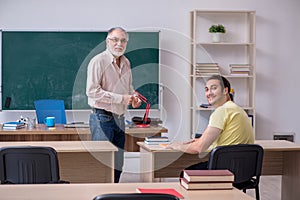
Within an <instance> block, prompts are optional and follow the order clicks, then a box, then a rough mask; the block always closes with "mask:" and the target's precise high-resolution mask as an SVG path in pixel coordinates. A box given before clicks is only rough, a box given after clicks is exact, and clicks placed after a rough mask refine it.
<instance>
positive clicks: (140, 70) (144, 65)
mask: <svg viewBox="0 0 300 200" xmlns="http://www.w3.org/2000/svg"><path fill="white" fill-rule="evenodd" d="M8 33H17V34H23V33H27V34H28V33H29V34H33V35H34V34H36V33H41V34H49V33H57V34H58V33H59V34H62V33H66V34H73V33H79V34H100V35H101V37H100V36H99V38H101V39H100V40H101V41H99V42H97V43H96V47H93V48H92V49H91V50H90V53H89V54H88V56H86V57H85V59H84V60H83V61H82V64H81V66H80V67H79V68H78V71H77V75H76V78H75V80H74V84H73V85H74V87H73V91H72V100H71V106H70V100H68V99H64V98H59V99H63V100H65V101H66V102H65V104H66V109H67V110H87V109H90V108H89V106H88V105H87V98H86V100H85V101H86V104H85V106H84V107H80V106H76V103H73V102H76V95H77V93H76V92H80V93H81V95H82V94H83V95H84V96H85V88H81V91H80V90H77V89H76V88H77V87H76V81H77V79H78V80H79V82H80V80H81V79H82V78H86V77H80V76H78V74H80V73H79V72H80V70H81V71H82V72H84V71H86V66H87V64H88V62H89V60H90V59H91V58H92V57H93V56H94V55H96V54H97V53H100V52H101V51H103V50H104V49H105V47H106V45H105V42H102V41H103V40H105V37H106V34H107V32H105V31H6V30H5V31H3V30H2V31H0V36H1V41H0V44H1V56H0V57H1V70H2V71H1V72H2V73H1V83H2V86H1V89H2V90H1V103H2V105H1V108H2V110H33V109H34V107H33V101H34V100H36V98H32V99H31V101H32V104H31V105H30V106H29V107H28V106H25V107H22V106H21V107H10V105H7V104H8V103H9V102H8V101H9V100H10V101H11V102H10V103H11V105H13V101H14V99H15V98H14V97H11V98H10V99H8V98H7V97H8V95H5V80H6V75H7V71H5V69H6V67H7V66H6V63H5V62H4V61H3V60H5V59H7V58H6V57H5V56H6V55H5V51H6V50H5V49H3V46H5V40H4V41H3V38H4V37H3V35H5V34H8ZM135 34H137V35H135ZM139 34H146V35H147V34H154V35H155V37H157V39H156V41H155V44H149V43H148V44H147V39H145V40H144V39H143V38H140V37H139ZM129 35H130V39H129V43H128V46H127V50H126V56H127V57H128V55H129V54H130V53H132V52H134V51H136V50H137V52H138V51H139V48H140V49H142V51H144V50H148V49H150V50H153V49H156V51H155V59H156V60H157V61H155V63H139V64H138V67H136V66H133V65H132V71H133V80H134V81H135V80H139V81H140V79H137V78H136V77H135V76H138V75H139V73H144V74H143V75H145V73H146V74H149V71H144V69H147V67H149V66H148V65H150V66H152V65H156V70H157V71H156V72H157V75H156V77H155V78H154V79H156V80H154V82H153V83H149V84H150V90H151V84H152V85H153V84H154V85H155V88H156V89H155V92H156V95H157V96H155V98H156V99H155V101H154V105H152V106H151V109H158V110H159V109H160V104H161V100H160V99H161V97H160V96H161V94H160V80H159V79H160V75H159V66H160V52H159V43H160V41H159V31H147V32H129ZM135 36H137V37H135ZM143 37H144V36H143ZM4 39H5V38H4ZM135 40H138V41H137V42H136V43H138V45H141V46H142V48H141V47H137V46H134V45H131V44H133V43H134V42H135ZM145 41H146V42H145ZM144 42H145V44H143V43H144ZM152 45H153V46H152ZM40 48H42V46H41V47H40ZM75 49H76V48H75ZM3 55H4V56H3ZM129 57H130V56H129ZM139 57H141V56H140V55H139ZM129 60H130V61H131V64H133V63H134V62H138V61H134V59H129ZM137 60H138V59H137ZM84 65H85V66H84ZM44 70H45V69H44ZM48 70H49V69H48ZM51 70H52V71H53V69H50V71H51ZM58 70H59V69H58ZM148 70H149V69H148ZM136 71H138V73H137V74H136V73H135V72H136ZM156 72H155V73H156ZM13 73H14V74H15V73H16V72H13ZM24 73H26V72H21V74H22V75H23V74H24ZM49 73H50V72H49ZM85 73H86V72H85ZM82 75H83V76H85V74H84V73H81V76H82ZM62 77H63V76H62ZM148 81H149V80H148ZM81 82H82V81H81ZM83 82H84V84H85V81H83ZM137 82H138V81H137ZM134 85H135V82H134ZM137 85H139V87H140V86H142V87H144V86H143V85H141V83H137ZM135 87H136V86H135ZM83 90H84V91H83ZM137 90H138V91H139V89H137ZM146 90H148V89H147V88H146ZM146 90H144V91H143V89H142V90H141V91H142V92H141V91H139V92H141V93H142V94H143V95H144V96H146V97H147V93H146ZM30 92H31V91H29V90H28V93H30ZM145 93H146V94H145ZM3 94H4V95H3ZM74 94H75V95H74ZM45 98H49V97H45ZM50 98H57V97H55V96H54V97H50ZM38 99H42V98H38ZM74 99H75V100H74ZM77 100H78V98H77ZM78 101H79V102H82V100H80V98H79V100H78ZM30 103H31V102H30ZM145 106H146V105H142V109H144V108H145ZM129 109H132V108H131V107H130V108H129Z"/></svg>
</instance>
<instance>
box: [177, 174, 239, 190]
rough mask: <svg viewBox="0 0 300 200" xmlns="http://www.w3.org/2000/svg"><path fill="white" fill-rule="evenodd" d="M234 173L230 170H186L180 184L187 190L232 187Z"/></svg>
mask: <svg viewBox="0 0 300 200" xmlns="http://www.w3.org/2000/svg"><path fill="white" fill-rule="evenodd" d="M233 180H234V175H233V174H232V173H231V172H230V171H229V170H184V171H183V178H181V179H180V184H181V185H182V186H183V187H184V188H185V189H187V190H209V189H212V190H217V189H222V190H224V189H232V188H233V186H232V183H233Z"/></svg>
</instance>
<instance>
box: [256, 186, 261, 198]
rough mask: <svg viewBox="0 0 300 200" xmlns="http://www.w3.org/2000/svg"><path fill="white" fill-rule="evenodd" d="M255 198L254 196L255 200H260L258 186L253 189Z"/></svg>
mask: <svg viewBox="0 0 300 200" xmlns="http://www.w3.org/2000/svg"><path fill="white" fill-rule="evenodd" d="M255 196H256V200H259V199H260V198H259V187H258V186H256V187H255Z"/></svg>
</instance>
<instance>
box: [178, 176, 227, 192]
mask: <svg viewBox="0 0 300 200" xmlns="http://www.w3.org/2000/svg"><path fill="white" fill-rule="evenodd" d="M180 184H181V185H182V186H183V187H184V188H185V189H187V190H225V189H232V188H233V186H232V182H189V181H188V180H186V179H185V178H181V179H180Z"/></svg>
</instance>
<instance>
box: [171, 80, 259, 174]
mask: <svg viewBox="0 0 300 200" xmlns="http://www.w3.org/2000/svg"><path fill="white" fill-rule="evenodd" d="M230 89H231V87H230V83H229V81H228V80H227V79H226V78H224V77H222V76H219V75H214V76H212V77H210V78H209V79H208V80H207V82H206V86H205V96H206V98H207V100H208V103H209V104H211V105H212V106H213V107H214V108H215V110H214V112H213V113H212V114H211V116H210V119H209V123H208V126H207V128H206V129H205V131H204V132H203V134H202V136H201V137H200V138H199V139H194V140H192V141H189V142H185V143H175V142H174V143H171V144H170V145H169V146H168V148H172V149H176V150H180V151H183V152H186V153H190V154H198V153H200V152H203V151H206V150H208V149H209V150H210V149H212V148H214V147H216V146H222V145H234V144H253V142H254V138H253V130H252V126H251V123H250V120H249V119H248V115H247V114H246V112H245V111H244V110H243V109H242V108H240V107H239V106H238V105H236V104H235V103H234V102H233V101H231V98H230V95H229V92H230ZM204 168H207V163H201V164H197V165H195V166H193V167H191V168H189V169H204Z"/></svg>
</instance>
